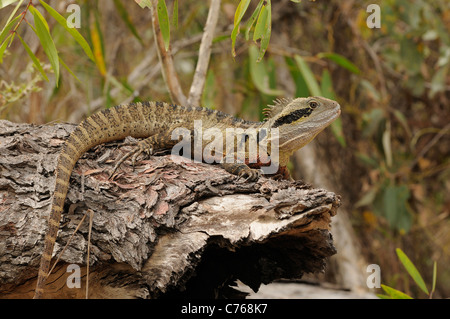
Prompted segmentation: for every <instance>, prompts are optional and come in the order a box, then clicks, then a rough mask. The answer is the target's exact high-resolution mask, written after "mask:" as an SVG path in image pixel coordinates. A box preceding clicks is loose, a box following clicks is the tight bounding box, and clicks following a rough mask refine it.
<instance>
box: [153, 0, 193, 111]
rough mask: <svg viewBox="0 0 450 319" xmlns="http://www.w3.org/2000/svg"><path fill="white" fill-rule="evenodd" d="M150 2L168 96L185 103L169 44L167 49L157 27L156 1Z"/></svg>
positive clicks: (177, 102)
mask: <svg viewBox="0 0 450 319" xmlns="http://www.w3.org/2000/svg"><path fill="white" fill-rule="evenodd" d="M151 3H152V6H151V13H152V24H153V35H154V38H155V44H156V48H157V52H158V58H159V62H160V63H161V70H162V75H163V78H164V81H165V83H166V86H167V89H168V90H169V95H170V98H171V100H172V101H173V102H174V103H175V104H180V105H187V98H186V96H185V95H184V94H183V90H182V89H181V86H180V82H179V81H178V75H177V73H176V71H175V66H174V64H173V59H172V52H171V46H170V45H169V48H168V50H167V51H166V49H165V46H164V39H163V36H162V33H161V29H160V27H159V20H158V14H157V11H158V10H157V1H156V0H153V1H152V2H151Z"/></svg>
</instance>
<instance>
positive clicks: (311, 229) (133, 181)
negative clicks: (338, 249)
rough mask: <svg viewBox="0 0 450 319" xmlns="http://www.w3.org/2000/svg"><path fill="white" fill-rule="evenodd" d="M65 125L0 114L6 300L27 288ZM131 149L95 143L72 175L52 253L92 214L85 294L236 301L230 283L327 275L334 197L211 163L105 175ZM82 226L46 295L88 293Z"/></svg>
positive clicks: (160, 159)
mask: <svg viewBox="0 0 450 319" xmlns="http://www.w3.org/2000/svg"><path fill="white" fill-rule="evenodd" d="M74 127H75V125H72V124H56V125H47V126H33V125H28V124H15V123H11V122H8V121H0V261H1V262H0V292H1V295H2V297H3V298H29V297H31V296H32V294H33V289H34V285H35V282H36V276H37V269H38V265H39V259H40V254H41V252H42V248H43V241H44V236H45V232H46V228H47V225H46V219H47V216H48V213H49V209H50V207H49V206H50V202H51V194H52V192H53V184H54V175H53V174H54V170H55V165H56V159H57V155H58V152H59V149H60V147H61V146H62V144H63V142H64V140H65V139H66V138H67V136H68V135H69V133H70V132H71V131H72V130H73V129H74ZM127 140H128V139H127ZM127 140H126V141H125V142H127ZM130 141H132V140H131V139H129V140H128V142H130ZM131 147H132V146H130V145H126V143H122V142H119V143H109V144H104V145H100V146H97V147H95V148H93V149H92V150H90V151H89V152H87V153H86V154H85V155H83V157H82V158H81V159H80V160H79V161H78V163H77V165H76V166H75V169H74V172H73V173H72V177H71V181H70V183H71V186H70V188H69V192H68V196H67V199H66V204H65V210H64V213H63V219H62V222H61V229H60V232H59V234H58V239H57V243H56V249H55V256H56V255H58V254H59V253H60V252H61V250H62V248H63V247H64V246H65V244H66V243H67V241H68V239H69V237H70V236H71V234H72V233H73V231H74V229H75V228H76V227H77V225H78V223H79V221H80V220H81V218H82V216H83V214H84V213H85V212H86V211H87V210H88V209H91V210H92V211H94V217H93V228H92V235H91V258H90V265H91V266H90V276H89V297H90V298H157V297H167V298H169V297H184V296H188V297H206V298H212V297H230V296H234V297H236V296H243V295H244V294H243V293H240V292H238V291H237V290H235V289H233V288H232V287H233V285H234V282H235V281H236V280H238V279H239V280H240V281H241V282H243V283H245V284H247V285H248V286H250V287H251V288H252V289H254V290H257V289H258V288H259V286H260V285H261V284H267V283H269V282H272V281H273V280H276V279H280V278H300V277H301V276H302V275H303V274H304V273H314V272H321V271H324V269H325V261H326V258H327V257H329V256H331V255H333V254H334V253H335V248H334V246H333V240H332V236H331V233H330V221H331V217H332V216H334V215H335V214H336V211H337V208H338V206H339V203H340V200H339V197H338V196H337V195H335V194H334V193H332V192H328V191H326V190H323V189H315V188H312V187H311V186H309V185H305V184H303V183H302V182H300V181H297V182H288V181H275V180H272V179H267V178H264V177H262V178H260V179H259V181H258V182H256V183H244V182H240V181H236V177H235V176H233V175H231V174H229V173H227V172H226V171H225V170H223V169H221V168H220V167H218V166H215V165H208V164H203V163H187V162H184V163H177V162H174V161H173V160H172V158H171V156H169V155H165V156H164V155H163V156H153V157H151V158H148V159H145V160H140V161H138V163H137V165H136V167H135V169H134V171H133V169H132V167H131V166H130V163H129V162H125V163H124V164H123V165H122V166H121V167H120V168H119V171H118V175H117V177H116V179H114V180H113V181H110V180H108V172H109V170H111V169H112V167H113V166H114V163H115V159H118V158H119V157H120V156H121V155H122V154H123V153H124V152H126V151H127V150H129V149H130V148H131ZM88 224H89V223H87V222H85V223H84V224H83V225H82V226H81V228H80V230H79V232H78V233H76V234H75V236H74V238H73V240H72V242H71V243H70V244H69V246H68V248H67V250H66V251H65V252H64V254H63V256H62V257H61V261H60V264H59V265H58V266H57V267H56V268H55V270H54V273H53V274H52V275H51V276H50V277H49V279H48V280H47V282H48V285H47V286H46V293H45V294H44V297H47V298H84V297H85V292H84V282H85V272H86V269H85V258H86V253H87V251H86V250H87V238H88V231H89V229H88V228H89V227H88ZM55 256H54V257H55ZM70 264H76V265H80V267H81V274H82V283H81V286H82V287H83V289H76V288H72V289H71V288H69V287H68V286H67V278H68V276H70V275H71V273H67V272H66V271H67V266H68V265H70Z"/></svg>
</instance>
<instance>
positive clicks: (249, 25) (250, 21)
mask: <svg viewBox="0 0 450 319" xmlns="http://www.w3.org/2000/svg"><path fill="white" fill-rule="evenodd" d="M263 3H264V0H259V3H258V6H257V7H256V9H255V11H253V13H252V15H251V17H250V19H248V21H247V24H246V25H245V40H247V41H248V39H249V35H250V30H251V28H252V27H253V25H254V24H255V22H256V18H257V17H258V16H259V13H260V11H261V7H262V5H263Z"/></svg>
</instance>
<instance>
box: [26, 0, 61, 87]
mask: <svg viewBox="0 0 450 319" xmlns="http://www.w3.org/2000/svg"><path fill="white" fill-rule="evenodd" d="M30 11H31V13H32V14H33V17H34V25H35V28H36V29H35V31H36V34H37V36H38V38H39V41H40V42H41V45H42V48H43V49H44V52H45V54H46V55H47V57H48V60H49V61H50V65H51V66H52V69H53V71H54V72H55V83H56V86H58V82H59V57H58V51H57V50H56V46H55V43H54V42H53V39H52V36H51V35H50V32H49V29H48V24H47V22H46V21H45V19H44V17H43V16H42V15H41V13H40V12H39V11H38V10H37V9H35V8H34V7H33V6H31V7H30Z"/></svg>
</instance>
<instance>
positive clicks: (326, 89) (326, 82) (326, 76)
mask: <svg viewBox="0 0 450 319" xmlns="http://www.w3.org/2000/svg"><path fill="white" fill-rule="evenodd" d="M320 90H321V91H322V96H323V97H326V98H327V99H331V100H336V95H335V94H334V90H333V82H332V80H331V76H330V72H328V70H327V69H324V70H323V72H322V81H321V82H320Z"/></svg>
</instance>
